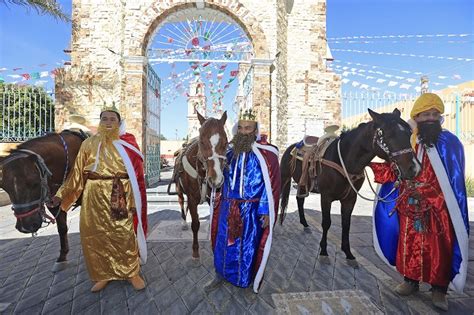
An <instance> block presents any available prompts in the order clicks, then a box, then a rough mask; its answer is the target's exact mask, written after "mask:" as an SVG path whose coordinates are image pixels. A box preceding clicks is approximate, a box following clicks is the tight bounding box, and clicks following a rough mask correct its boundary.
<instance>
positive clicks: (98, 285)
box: [91, 280, 109, 292]
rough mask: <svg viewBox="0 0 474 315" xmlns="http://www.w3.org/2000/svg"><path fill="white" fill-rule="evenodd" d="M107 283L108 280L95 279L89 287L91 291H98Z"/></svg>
mask: <svg viewBox="0 0 474 315" xmlns="http://www.w3.org/2000/svg"><path fill="white" fill-rule="evenodd" d="M108 283H109V281H108V280H102V281H97V282H96V283H95V284H94V286H93V287H92V288H91V292H99V291H101V290H102V289H103V288H105V287H106V286H107V284H108Z"/></svg>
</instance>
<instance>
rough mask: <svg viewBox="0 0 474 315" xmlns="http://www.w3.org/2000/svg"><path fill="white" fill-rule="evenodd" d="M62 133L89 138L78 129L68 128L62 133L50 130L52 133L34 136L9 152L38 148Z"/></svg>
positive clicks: (83, 138)
mask: <svg viewBox="0 0 474 315" xmlns="http://www.w3.org/2000/svg"><path fill="white" fill-rule="evenodd" d="M62 133H67V134H72V135H74V136H76V137H79V138H81V139H82V140H85V139H86V138H87V135H83V134H81V133H79V132H77V131H73V130H68V129H66V130H63V131H61V132H60V133H55V132H50V133H47V134H45V135H43V136H41V137H37V138H33V139H30V140H27V141H25V142H23V143H20V144H19V145H18V146H17V147H16V148H14V149H11V150H10V151H8V153H9V154H12V153H15V152H18V151H19V150H21V149H34V148H37V147H38V146H42V145H44V144H46V143H50V142H51V139H52V138H53V137H56V136H57V135H58V134H62Z"/></svg>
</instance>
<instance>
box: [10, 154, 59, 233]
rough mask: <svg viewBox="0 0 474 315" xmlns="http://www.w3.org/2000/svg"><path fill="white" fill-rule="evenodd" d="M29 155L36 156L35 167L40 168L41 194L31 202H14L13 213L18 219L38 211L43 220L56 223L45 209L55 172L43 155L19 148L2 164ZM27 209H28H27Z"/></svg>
mask: <svg viewBox="0 0 474 315" xmlns="http://www.w3.org/2000/svg"><path fill="white" fill-rule="evenodd" d="M28 156H34V157H35V167H36V169H37V170H38V173H39V177H40V196H39V198H38V199H36V200H33V201H30V202H25V203H12V210H13V214H14V216H15V217H16V218H17V219H20V220H21V219H23V218H26V217H29V216H32V215H34V214H35V213H36V212H39V214H40V215H41V217H42V219H43V222H46V223H48V224H49V223H54V222H55V218H52V217H51V216H49V215H48V214H47V213H46V211H45V209H44V203H45V202H48V201H49V200H50V190H49V185H48V180H49V178H50V177H51V176H52V175H53V174H52V173H51V171H50V170H49V168H48V166H46V163H45V162H44V159H43V157H41V155H39V154H38V153H36V152H33V151H31V150H27V149H18V150H17V151H15V153H13V156H12V157H11V158H9V159H7V160H5V161H3V163H2V165H6V164H8V163H10V162H12V161H14V160H17V159H19V158H24V157H28ZM31 207H33V208H31ZM25 209H27V210H26V211H25Z"/></svg>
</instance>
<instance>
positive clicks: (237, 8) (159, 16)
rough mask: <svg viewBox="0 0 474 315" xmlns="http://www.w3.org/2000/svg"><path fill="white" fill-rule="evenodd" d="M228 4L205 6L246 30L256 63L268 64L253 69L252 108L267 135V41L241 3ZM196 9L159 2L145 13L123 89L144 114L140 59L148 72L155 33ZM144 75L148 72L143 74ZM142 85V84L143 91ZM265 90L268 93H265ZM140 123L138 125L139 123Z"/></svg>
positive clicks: (131, 47)
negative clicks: (184, 12)
mask: <svg viewBox="0 0 474 315" xmlns="http://www.w3.org/2000/svg"><path fill="white" fill-rule="evenodd" d="M225 3H227V1H214V2H213V3H206V9H212V10H217V11H219V12H222V13H224V14H225V15H227V16H229V17H230V18H231V19H232V20H233V21H234V22H236V23H237V24H238V25H239V26H240V27H241V28H242V29H243V30H244V32H245V33H246V35H247V37H248V38H249V39H250V41H251V42H252V45H253V50H254V54H255V60H260V61H267V62H266V63H262V62H260V63H257V64H256V65H254V68H257V69H258V72H257V73H258V74H259V76H256V77H255V78H254V84H255V85H258V86H259V87H261V88H260V89H259V90H256V92H255V95H253V100H254V104H253V105H254V108H255V110H256V112H257V113H258V114H259V120H260V121H261V122H262V125H263V126H264V127H263V130H264V131H267V132H268V131H269V129H270V128H269V125H270V113H271V99H270V90H271V86H270V65H271V62H269V61H268V56H269V55H270V52H269V48H268V43H267V39H266V37H265V34H264V32H263V30H262V28H261V27H260V26H259V23H258V21H257V20H256V19H255V17H253V15H252V14H251V13H250V12H249V11H248V10H247V9H246V8H245V7H244V6H243V5H242V4H238V5H235V4H234V5H228V4H225ZM195 6H196V4H195V3H176V4H173V5H172V4H164V3H159V2H157V3H154V4H152V5H151V6H150V7H148V8H147V9H146V10H145V11H146V14H145V15H144V16H142V18H141V21H142V22H141V23H140V25H139V27H138V28H137V29H135V30H134V32H135V36H134V37H133V39H132V40H131V41H130V44H129V46H128V47H127V50H128V52H129V56H128V59H126V61H125V62H124V65H123V66H124V70H125V80H126V82H127V86H125V87H124V88H125V89H128V92H127V93H125V103H127V104H132V103H133V104H134V107H135V108H139V107H140V106H141V108H142V112H145V111H144V109H143V107H144V106H145V102H144V100H145V99H146V97H142V98H141V100H142V101H141V103H140V94H139V93H140V92H139V90H143V87H144V86H145V84H146V78H145V77H144V75H142V76H140V75H138V73H137V72H136V69H137V67H140V65H139V62H140V60H141V62H142V64H141V67H142V68H143V69H145V67H146V52H147V47H148V44H149V42H150V40H151V38H152V37H153V33H154V32H155V30H156V29H157V28H158V27H159V26H160V25H161V24H162V23H163V22H164V21H165V20H166V19H167V17H169V16H170V15H173V14H176V13H178V12H180V11H182V10H185V9H188V8H192V7H195ZM127 61H129V62H127ZM128 70H131V71H128ZM143 73H146V72H145V71H143ZM140 85H142V88H141V89H140ZM264 91H266V93H265V92H264ZM142 95H143V94H142ZM137 124H139V122H138V121H137ZM137 127H138V125H137ZM142 129H143V130H142V132H144V126H143V125H142Z"/></svg>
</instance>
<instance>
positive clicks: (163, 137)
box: [160, 134, 168, 140]
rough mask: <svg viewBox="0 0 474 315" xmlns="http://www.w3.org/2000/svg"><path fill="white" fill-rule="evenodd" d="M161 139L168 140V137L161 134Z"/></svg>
mask: <svg viewBox="0 0 474 315" xmlns="http://www.w3.org/2000/svg"><path fill="white" fill-rule="evenodd" d="M160 140H168V139H166V137H165V136H164V135H162V134H160Z"/></svg>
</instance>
